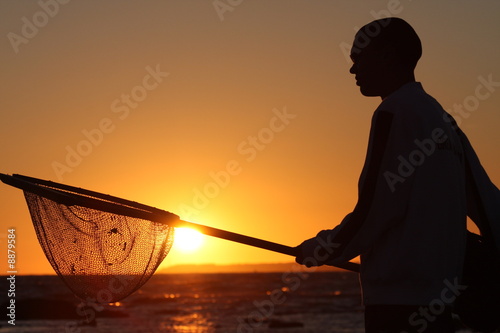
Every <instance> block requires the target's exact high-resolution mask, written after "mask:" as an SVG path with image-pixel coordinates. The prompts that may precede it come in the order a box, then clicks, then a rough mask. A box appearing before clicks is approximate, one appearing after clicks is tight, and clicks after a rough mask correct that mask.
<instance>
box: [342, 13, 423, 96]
mask: <svg viewBox="0 0 500 333" xmlns="http://www.w3.org/2000/svg"><path fill="white" fill-rule="evenodd" d="M421 55H422V45H421V43H420V39H419V38H418V35H417V34H416V32H415V30H413V28H412V27H411V26H410V25H409V24H408V23H407V22H406V21H404V20H402V19H400V18H396V17H392V18H385V19H380V20H376V21H373V22H371V23H368V24H367V25H365V26H364V27H362V28H361V29H360V30H359V31H358V32H357V33H356V36H355V37H354V43H353V46H352V49H351V59H352V61H353V65H352V67H351V69H350V72H351V73H352V74H354V75H355V77H356V84H357V85H359V86H360V90H361V93H362V94H363V95H365V96H381V97H382V98H384V97H386V96H387V95H388V94H390V93H392V92H393V91H394V90H396V89H398V88H399V87H400V86H402V85H403V84H405V83H407V82H411V81H415V76H414V74H413V71H414V70H415V66H416V65H417V62H418V60H419V59H420V56H421Z"/></svg>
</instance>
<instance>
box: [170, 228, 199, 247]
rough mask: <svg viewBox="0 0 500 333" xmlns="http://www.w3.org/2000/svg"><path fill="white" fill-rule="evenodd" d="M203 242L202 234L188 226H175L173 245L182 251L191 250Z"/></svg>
mask: <svg viewBox="0 0 500 333" xmlns="http://www.w3.org/2000/svg"><path fill="white" fill-rule="evenodd" d="M202 244H203V235H202V234H201V233H200V232H198V231H196V230H194V229H190V228H176V229H175V236H174V247H175V248H177V249H179V250H180V251H183V252H193V251H196V250H197V249H199V248H200V247H201V245H202Z"/></svg>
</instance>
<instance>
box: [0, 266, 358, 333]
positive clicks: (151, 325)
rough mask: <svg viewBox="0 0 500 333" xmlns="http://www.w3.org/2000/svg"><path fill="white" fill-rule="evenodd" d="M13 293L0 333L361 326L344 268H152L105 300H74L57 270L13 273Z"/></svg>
mask: <svg viewBox="0 0 500 333" xmlns="http://www.w3.org/2000/svg"><path fill="white" fill-rule="evenodd" d="M0 288H1V289H0V290H2V293H3V291H4V290H7V289H8V288H7V284H6V283H5V278H2V281H1V283H0ZM6 288H7V289H6ZM3 299H4V298H3V297H2V308H3V309H6V307H5V306H6V303H5V301H3ZM15 299H16V304H17V306H16V321H15V323H16V325H15V326H12V325H8V324H7V322H6V321H4V320H3V319H4V318H6V317H4V316H3V315H2V317H3V318H2V321H1V322H0V323H1V327H0V332H50V333H58V332H72V333H73V332H74V333H90V332H118V333H128V332H179V333H181V332H182V333H208V332H242V333H249V332H278V333H287V332H294V333H295V332H297V333H298V332H338V333H344V332H345V333H347V332H349V333H362V332H364V329H363V308H362V306H361V299H360V290H359V285H358V278H357V275H356V274H354V273H349V272H321V273H320V272H315V273H304V272H288V273H238V274H228V273H224V274H158V275H154V276H153V277H152V278H151V280H149V281H148V282H147V283H146V284H145V285H144V286H143V287H142V288H141V289H139V290H138V291H136V292H135V293H133V294H132V295H130V296H128V297H127V298H125V299H124V300H122V301H120V302H116V303H113V304H106V305H105V306H102V305H100V304H84V303H81V301H80V300H79V299H78V298H77V297H75V296H73V294H72V293H71V291H70V290H69V289H68V288H67V287H66V286H65V285H64V284H63V282H62V281H61V280H60V279H59V278H58V277H57V276H18V277H17V279H16V297H15ZM5 311H7V310H5Z"/></svg>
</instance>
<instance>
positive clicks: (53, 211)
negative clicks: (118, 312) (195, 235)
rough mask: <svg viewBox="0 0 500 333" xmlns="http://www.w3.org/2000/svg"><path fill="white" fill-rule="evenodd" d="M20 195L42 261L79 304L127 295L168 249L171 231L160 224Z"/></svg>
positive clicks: (29, 194)
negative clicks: (62, 282)
mask: <svg viewBox="0 0 500 333" xmlns="http://www.w3.org/2000/svg"><path fill="white" fill-rule="evenodd" d="M24 195H25V198H26V201H27V203H28V207H29V211H30V214H31V218H32V221H33V224H34V226H35V230H36V234H37V237H38V241H39V242H40V245H41V246H42V248H43V251H44V252H45V255H46V256H47V259H48V260H49V262H50V264H51V265H52V267H53V268H54V270H55V271H56V272H57V274H58V275H59V276H60V277H61V278H62V279H63V280H64V282H65V283H66V284H67V285H68V287H69V288H70V289H71V290H72V291H73V292H74V293H75V294H76V295H77V296H78V297H80V298H82V299H83V300H86V301H94V302H95V301H97V302H99V303H109V302H116V301H118V300H121V299H123V298H125V297H126V296H128V295H130V294H131V293H133V292H134V291H135V290H137V289H138V288H140V287H141V286H142V285H143V284H144V283H146V281H147V280H148V279H149V278H150V277H151V276H152V275H153V273H154V272H155V270H156V268H157V267H158V265H159V264H160V263H161V262H162V260H163V259H164V258H165V256H166V255H167V254H168V252H169V250H170V248H171V246H172V243H173V234H174V228H173V227H169V226H168V225H166V224H162V223H158V222H154V221H150V220H145V219H140V218H134V217H130V216H124V215H119V214H114V213H109V212H105V211H101V210H96V209H92V208H88V207H82V206H78V205H66V204H63V203H58V202H56V201H53V200H50V199H47V198H45V197H42V196H40V195H37V194H34V193H30V192H27V191H24Z"/></svg>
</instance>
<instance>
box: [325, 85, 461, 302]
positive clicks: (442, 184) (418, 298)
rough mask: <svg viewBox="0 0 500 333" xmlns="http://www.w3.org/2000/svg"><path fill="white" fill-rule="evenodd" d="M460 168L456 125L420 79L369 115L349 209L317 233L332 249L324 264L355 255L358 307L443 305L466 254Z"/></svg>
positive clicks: (337, 261)
mask: <svg viewBox="0 0 500 333" xmlns="http://www.w3.org/2000/svg"><path fill="white" fill-rule="evenodd" d="M465 169H466V168H465V156H464V147H463V143H462V139H461V137H460V135H459V134H458V131H457V130H456V123H455V122H454V121H453V119H452V118H451V116H449V115H448V114H447V113H446V112H445V111H444V109H443V108H442V107H441V105H440V104H439V103H438V102H437V101H436V100H435V99H434V98H433V97H431V96H430V95H428V94H427V93H426V92H425V91H424V89H423V88H422V85H421V84H420V83H419V82H412V83H408V84H405V85H403V86H402V87H401V88H399V89H398V90H397V91H395V92H393V93H392V94H390V95H389V96H388V97H386V98H385V99H384V100H383V101H382V103H381V104H380V105H379V107H378V108H377V109H376V110H375V112H374V115H373V118H372V126H371V130H370V137H369V143H368V151H367V156H366V160H365V164H364V167H363V170H362V173H361V176H360V179H359V188H358V192H359V194H358V196H359V197H358V202H357V204H356V207H355V208H354V210H353V212H352V213H350V214H349V215H347V216H346V217H345V218H344V220H343V221H342V223H341V224H340V225H339V226H337V227H336V228H334V229H333V230H326V231H322V232H320V233H319V234H318V236H319V237H322V238H325V237H330V238H331V239H332V240H333V242H334V243H336V244H338V247H337V249H336V251H335V252H334V253H333V255H332V256H331V257H330V259H329V261H328V262H327V263H328V264H333V265H334V264H336V263H341V262H345V261H347V260H350V259H352V258H354V257H356V256H358V255H361V270H360V281H361V287H362V292H363V301H364V304H365V305H375V304H402V305H427V304H430V302H431V301H433V300H439V299H441V298H443V295H447V297H446V298H447V299H446V300H450V297H449V295H448V294H446V293H444V292H445V291H446V288H450V286H453V285H456V284H457V283H458V281H460V278H461V273H462V267H463V259H464V253H465V242H466V216H467V194H466V193H467V191H466V187H467V186H466V170H465ZM451 295H453V294H451ZM444 301H445V300H443V302H444Z"/></svg>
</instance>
